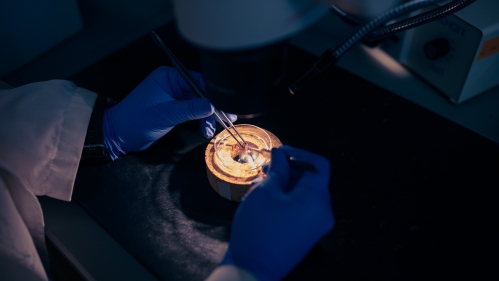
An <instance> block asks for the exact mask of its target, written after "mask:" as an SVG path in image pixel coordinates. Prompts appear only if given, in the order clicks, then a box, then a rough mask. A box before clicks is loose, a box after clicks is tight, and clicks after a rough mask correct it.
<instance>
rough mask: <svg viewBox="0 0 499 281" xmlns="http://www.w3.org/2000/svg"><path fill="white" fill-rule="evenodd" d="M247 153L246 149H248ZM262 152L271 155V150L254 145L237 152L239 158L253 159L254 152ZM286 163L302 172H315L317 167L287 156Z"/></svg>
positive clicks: (266, 155) (267, 155)
mask: <svg viewBox="0 0 499 281" xmlns="http://www.w3.org/2000/svg"><path fill="white" fill-rule="evenodd" d="M250 150H251V152H249V153H248V151H250ZM258 153H259V154H262V155H265V157H267V158H270V155H271V153H272V152H271V151H270V150H268V149H259V148H254V147H251V146H247V147H246V149H245V150H244V151H243V152H242V153H241V154H239V156H238V157H239V159H244V158H246V157H251V158H253V159H255V158H256V157H257V155H256V154H258ZM243 161H244V160H243ZM288 163H289V166H290V167H291V168H293V169H295V170H298V171H302V172H305V171H308V172H312V173H317V172H318V171H317V168H316V167H315V166H314V165H313V164H312V163H310V162H306V161H303V160H300V159H296V158H295V157H288Z"/></svg>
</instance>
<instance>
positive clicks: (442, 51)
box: [424, 38, 450, 60]
mask: <svg viewBox="0 0 499 281" xmlns="http://www.w3.org/2000/svg"><path fill="white" fill-rule="evenodd" d="M449 51H450V42H449V40H447V39H445V38H437V39H435V40H432V41H429V42H427V43H426V44H425V45H424V53H425V55H426V57H427V58H429V59H430V60H436V59H438V58H439V57H443V56H445V55H446V54H447V53H448V52H449Z"/></svg>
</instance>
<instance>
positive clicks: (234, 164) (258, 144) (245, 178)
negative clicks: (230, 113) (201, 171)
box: [205, 124, 282, 201]
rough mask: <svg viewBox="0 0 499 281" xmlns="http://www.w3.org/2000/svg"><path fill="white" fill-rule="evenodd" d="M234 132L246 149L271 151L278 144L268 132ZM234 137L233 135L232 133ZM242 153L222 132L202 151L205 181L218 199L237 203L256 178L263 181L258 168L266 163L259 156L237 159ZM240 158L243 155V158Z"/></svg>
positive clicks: (241, 129)
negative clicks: (260, 178) (205, 171)
mask: <svg viewBox="0 0 499 281" xmlns="http://www.w3.org/2000/svg"><path fill="white" fill-rule="evenodd" d="M236 127H237V130H238V132H239V133H240V134H241V136H242V137H243V138H244V140H245V141H246V142H247V143H248V145H249V146H251V147H253V148H258V149H269V150H270V149H272V148H273V147H279V146H281V145H282V143H281V142H280V141H279V139H278V138H277V137H276V136H275V135H274V134H272V133H270V132H269V131H267V130H265V129H262V128H259V127H257V126H253V125H247V124H240V125H236ZM234 134H235V133H234ZM243 151H244V149H243V148H242V147H241V146H240V145H239V144H238V143H237V142H236V140H235V139H234V138H233V137H232V136H231V135H230V134H229V133H228V132H227V131H226V130H224V131H222V132H221V133H219V134H218V135H216V136H215V137H214V138H213V139H212V140H211V141H210V143H209V144H208V146H207V147H206V151H205V161H206V167H207V174H208V180H209V181H210V185H211V186H212V187H213V189H214V190H215V191H216V192H218V193H219V194H220V196H222V197H224V198H227V199H229V200H232V201H241V199H242V197H243V196H244V195H245V194H246V193H247V191H248V189H249V188H250V186H251V182H252V181H253V180H254V179H255V178H257V177H263V176H265V174H264V173H263V172H262V166H263V165H264V164H265V163H268V162H270V159H269V158H267V157H265V155H263V154H259V153H256V154H252V155H251V157H249V156H247V157H245V158H244V159H240V158H239V156H240V155H241V153H242V152H243ZM243 155H244V154H243Z"/></svg>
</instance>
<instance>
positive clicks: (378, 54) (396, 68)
mask: <svg viewBox="0 0 499 281" xmlns="http://www.w3.org/2000/svg"><path fill="white" fill-rule="evenodd" d="M362 47H363V48H364V50H365V51H366V53H367V54H368V55H369V56H370V57H371V58H372V59H374V60H375V61H376V62H378V63H379V64H380V65H381V66H383V67H384V68H385V69H387V70H388V71H390V72H391V73H393V74H395V75H397V76H399V77H409V76H410V73H409V71H408V70H407V69H406V68H405V67H403V66H402V65H401V64H400V63H399V62H398V61H396V60H395V59H394V58H392V57H391V56H390V55H388V54H387V53H385V52H384V51H383V50H381V49H380V48H369V47H366V46H362Z"/></svg>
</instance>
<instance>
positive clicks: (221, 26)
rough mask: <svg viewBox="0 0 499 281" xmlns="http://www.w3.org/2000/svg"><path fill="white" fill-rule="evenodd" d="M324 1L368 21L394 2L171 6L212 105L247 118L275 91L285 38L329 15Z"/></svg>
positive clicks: (298, 0)
mask: <svg viewBox="0 0 499 281" xmlns="http://www.w3.org/2000/svg"><path fill="white" fill-rule="evenodd" d="M328 2H330V3H334V4H335V5H337V6H338V7H341V8H342V9H344V10H346V11H349V12H356V14H357V15H360V16H364V17H368V16H372V15H374V14H376V13H378V12H381V11H383V10H384V9H387V8H389V7H391V6H392V5H395V2H397V0H383V1H379V0H378V1H374V0H329V1H327V0H323V1H317V0H272V1H269V0H251V1H247V0H246V1H245V0H230V1H228V0H212V1H203V0H174V1H173V6H174V12H175V15H176V24H177V28H178V30H179V32H180V34H181V35H182V36H183V37H184V38H185V39H186V40H187V41H188V42H190V43H191V44H193V45H194V46H196V47H197V48H198V49H199V50H200V66H201V73H202V74H203V77H204V79H205V82H206V91H207V94H208V97H209V99H210V101H211V102H212V103H213V105H214V106H215V107H216V108H218V109H220V110H223V111H225V112H230V113H234V114H237V115H238V116H239V118H251V117H255V116H257V115H259V114H260V113H262V112H264V111H265V107H266V104H268V99H269V97H270V96H271V94H272V93H275V92H276V91H277V89H278V87H279V83H280V81H281V80H282V78H283V75H284V67H285V61H286V40H287V39H288V38H290V37H291V36H292V35H294V34H296V33H298V32H300V31H302V30H303V29H305V28H306V27H308V26H310V25H312V24H313V23H315V22H316V21H318V20H319V19H321V18H322V17H323V16H324V15H325V14H326V13H328V11H329V7H328V5H327V4H328Z"/></svg>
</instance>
